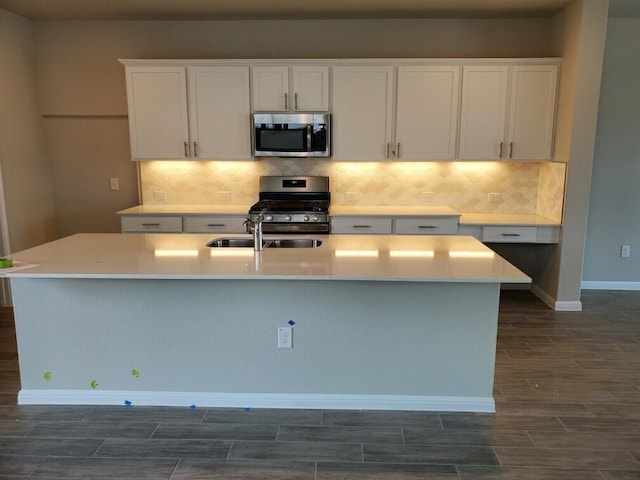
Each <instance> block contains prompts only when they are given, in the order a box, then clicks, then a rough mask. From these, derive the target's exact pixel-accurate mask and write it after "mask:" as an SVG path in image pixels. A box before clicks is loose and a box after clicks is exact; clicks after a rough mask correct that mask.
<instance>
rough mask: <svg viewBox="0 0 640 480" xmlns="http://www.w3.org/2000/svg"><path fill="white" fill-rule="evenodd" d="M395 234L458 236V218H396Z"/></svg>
mask: <svg viewBox="0 0 640 480" xmlns="http://www.w3.org/2000/svg"><path fill="white" fill-rule="evenodd" d="M394 232H395V233H397V234H399V235H457V234H458V217H444V218H443V217H420V218H396V219H395V221H394Z"/></svg>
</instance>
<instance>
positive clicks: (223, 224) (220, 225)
mask: <svg viewBox="0 0 640 480" xmlns="http://www.w3.org/2000/svg"><path fill="white" fill-rule="evenodd" d="M226 226H227V224H226V223H207V227H226Z"/></svg>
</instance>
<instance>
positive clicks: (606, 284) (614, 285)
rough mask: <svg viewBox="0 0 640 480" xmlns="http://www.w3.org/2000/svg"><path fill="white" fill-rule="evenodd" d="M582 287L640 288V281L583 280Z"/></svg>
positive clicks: (584, 288) (599, 288)
mask: <svg viewBox="0 0 640 480" xmlns="http://www.w3.org/2000/svg"><path fill="white" fill-rule="evenodd" d="M580 287H581V288H582V289H583V290H628V291H632V290H640V282H599V281H583V282H582V284H581V285H580Z"/></svg>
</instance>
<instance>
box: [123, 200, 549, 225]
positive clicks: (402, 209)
mask: <svg viewBox="0 0 640 480" xmlns="http://www.w3.org/2000/svg"><path fill="white" fill-rule="evenodd" d="M249 207H250V205H170V204H166V205H137V206H135V207H131V208H126V209H124V210H120V211H118V212H116V213H117V214H118V215H154V216H163V215H229V216H231V215H234V216H235V215H245V216H246V215H247V214H248V212H249ZM330 214H331V215H332V216H334V217H341V216H344V217H350V216H353V217H420V216H430V215H433V216H443V217H459V219H460V225H496V226H501V225H505V226H509V225H510V226H513V225H521V226H560V225H561V223H560V222H558V221H555V220H551V219H549V218H546V217H543V216H541V215H536V214H533V213H464V212H458V211H457V210H455V209H453V208H451V207H447V206H431V205H418V206H397V205H384V206H368V205H365V206H359V205H331V212H330Z"/></svg>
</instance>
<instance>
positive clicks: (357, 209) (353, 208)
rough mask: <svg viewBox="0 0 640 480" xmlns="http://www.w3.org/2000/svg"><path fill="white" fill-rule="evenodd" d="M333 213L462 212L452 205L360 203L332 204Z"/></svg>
mask: <svg viewBox="0 0 640 480" xmlns="http://www.w3.org/2000/svg"><path fill="white" fill-rule="evenodd" d="M331 215H335V216H357V217H404V216H409V217H412V216H425V215H436V216H449V217H459V216H460V212H458V211H456V210H454V209H453V208H450V207H445V206H442V207H436V206H429V205H424V206H423V205H418V206H397V205H379V206H359V205H331Z"/></svg>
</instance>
